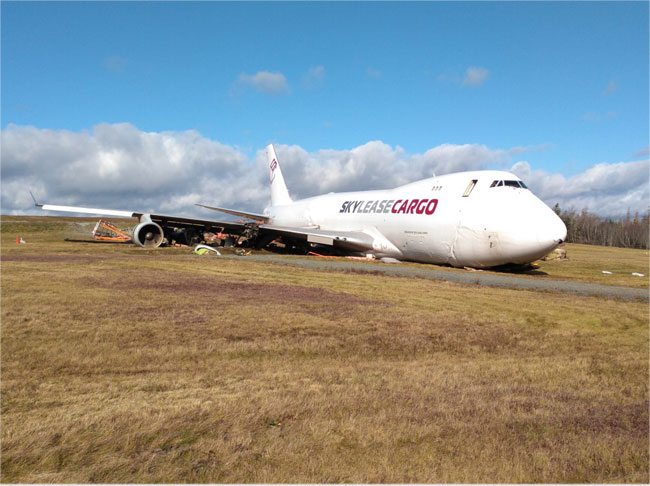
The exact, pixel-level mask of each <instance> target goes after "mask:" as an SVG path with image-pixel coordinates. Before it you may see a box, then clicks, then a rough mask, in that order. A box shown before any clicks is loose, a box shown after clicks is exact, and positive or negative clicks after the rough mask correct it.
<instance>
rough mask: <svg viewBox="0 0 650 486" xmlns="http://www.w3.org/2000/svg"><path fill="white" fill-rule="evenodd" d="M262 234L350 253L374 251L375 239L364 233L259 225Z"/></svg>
mask: <svg viewBox="0 0 650 486" xmlns="http://www.w3.org/2000/svg"><path fill="white" fill-rule="evenodd" d="M259 230H260V234H267V235H274V234H275V235H278V236H287V237H290V238H295V239H299V240H303V241H307V242H308V243H319V244H321V245H330V246H334V247H337V248H341V249H345V250H350V251H368V250H372V249H373V247H372V244H373V241H374V238H373V237H372V236H370V235H369V234H367V233H364V232H362V231H328V230H321V229H318V228H300V227H292V226H276V225H272V224H261V225H259Z"/></svg>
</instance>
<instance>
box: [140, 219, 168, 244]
mask: <svg viewBox="0 0 650 486" xmlns="http://www.w3.org/2000/svg"><path fill="white" fill-rule="evenodd" d="M164 238H165V233H164V232H163V229H162V228H161V227H160V225H159V224H157V223H154V222H152V221H143V222H141V223H140V224H139V225H138V226H136V227H135V228H134V230H133V242H134V243H135V244H136V245H138V246H143V247H145V248H157V247H159V246H160V245H161V244H162V242H163V240H164Z"/></svg>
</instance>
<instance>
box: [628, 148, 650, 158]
mask: <svg viewBox="0 0 650 486" xmlns="http://www.w3.org/2000/svg"><path fill="white" fill-rule="evenodd" d="M649 154H650V146H648V145H646V146H645V147H643V148H642V149H640V150H637V151H636V152H634V153H633V154H632V158H634V159H638V158H641V157H647V156H648V155H649Z"/></svg>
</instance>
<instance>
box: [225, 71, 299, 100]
mask: <svg viewBox="0 0 650 486" xmlns="http://www.w3.org/2000/svg"><path fill="white" fill-rule="evenodd" d="M237 83H238V84H239V85H241V86H250V87H252V88H254V89H255V90H257V91H259V92H260V93H264V94H268V95H280V94H286V93H289V84H288V83H287V78H285V77H284V74H282V73H280V72H269V71H259V72H257V73H255V74H252V75H251V74H246V73H242V74H240V75H239V78H237Z"/></svg>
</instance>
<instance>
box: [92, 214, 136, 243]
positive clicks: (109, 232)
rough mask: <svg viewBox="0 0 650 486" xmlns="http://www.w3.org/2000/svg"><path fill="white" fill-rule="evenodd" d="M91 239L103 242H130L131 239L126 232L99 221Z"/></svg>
mask: <svg viewBox="0 0 650 486" xmlns="http://www.w3.org/2000/svg"><path fill="white" fill-rule="evenodd" d="M93 238H95V239H96V240H103V241H123V242H127V241H131V237H130V236H129V235H128V233H127V232H126V231H123V230H121V229H119V228H118V227H117V226H115V225H114V224H112V223H109V222H108V221H104V220H101V219H100V220H99V221H97V224H96V225H95V229H93Z"/></svg>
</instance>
